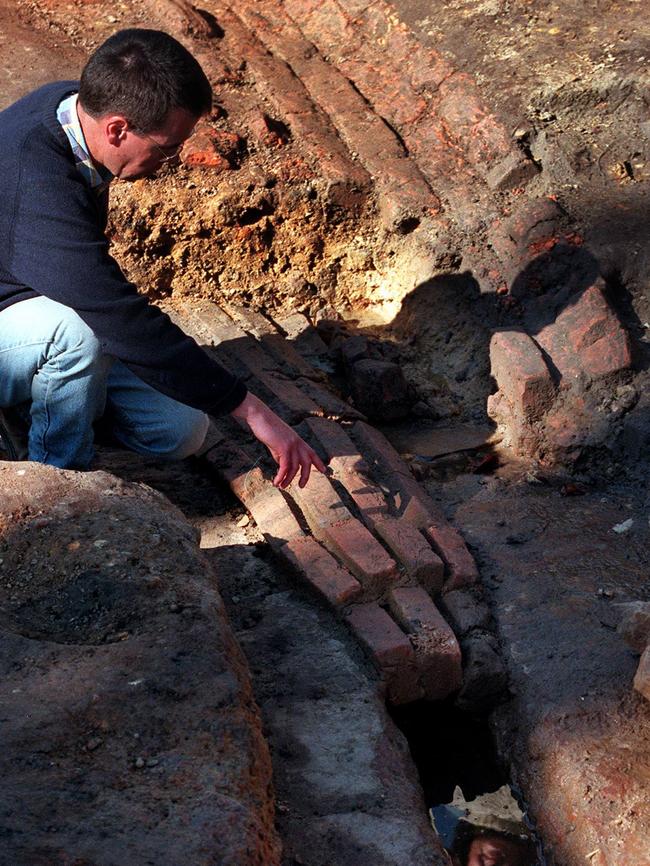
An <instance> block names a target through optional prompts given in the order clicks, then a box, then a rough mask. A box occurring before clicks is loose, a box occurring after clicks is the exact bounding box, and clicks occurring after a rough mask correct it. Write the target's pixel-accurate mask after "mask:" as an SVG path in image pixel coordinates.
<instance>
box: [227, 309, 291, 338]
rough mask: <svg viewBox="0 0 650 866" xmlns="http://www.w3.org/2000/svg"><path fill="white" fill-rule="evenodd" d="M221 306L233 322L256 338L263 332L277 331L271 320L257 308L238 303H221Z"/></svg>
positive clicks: (263, 333) (261, 335) (273, 332)
mask: <svg viewBox="0 0 650 866" xmlns="http://www.w3.org/2000/svg"><path fill="white" fill-rule="evenodd" d="M222 308H223V309H225V311H226V312H227V313H228V315H229V316H230V318H231V319H232V320H233V321H234V322H235V323H237V324H238V325H240V327H242V328H243V329H244V330H245V331H248V332H249V333H250V334H253V336H255V337H257V338H258V339H260V338H261V337H263V336H264V335H265V334H277V333H278V332H277V330H276V328H275V326H274V325H273V322H271V321H270V319H267V317H266V316H265V315H264V314H263V313H260V312H259V311H258V310H253V309H251V307H242V306H240V305H238V304H222Z"/></svg>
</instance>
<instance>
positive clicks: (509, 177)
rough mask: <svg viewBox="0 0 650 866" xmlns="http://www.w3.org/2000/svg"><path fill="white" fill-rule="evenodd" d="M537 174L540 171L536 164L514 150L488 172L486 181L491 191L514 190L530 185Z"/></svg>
mask: <svg viewBox="0 0 650 866" xmlns="http://www.w3.org/2000/svg"><path fill="white" fill-rule="evenodd" d="M536 174H539V169H538V168H537V166H536V165H535V163H534V162H533V161H532V160H531V159H528V158H527V157H526V156H524V154H523V153H519V152H518V151H517V150H514V149H513V150H512V151H511V152H510V153H508V154H506V156H503V157H501V158H500V159H499V160H497V162H496V163H495V164H494V165H493V166H492V167H491V168H490V169H489V170H488V172H487V175H486V180H487V184H488V186H489V187H490V189H495V190H502V189H514V188H515V187H520V186H523V185H524V184H526V183H528V181H529V180H531V179H532V178H533V177H535V175H536Z"/></svg>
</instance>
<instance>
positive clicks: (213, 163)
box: [180, 130, 232, 171]
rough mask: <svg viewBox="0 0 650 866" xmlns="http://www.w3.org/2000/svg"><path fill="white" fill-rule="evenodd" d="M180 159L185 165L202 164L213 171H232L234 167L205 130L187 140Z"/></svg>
mask: <svg viewBox="0 0 650 866" xmlns="http://www.w3.org/2000/svg"><path fill="white" fill-rule="evenodd" d="M180 159H181V162H183V163H185V165H200V166H202V167H203V168H211V169H212V170H213V171H230V169H231V168H232V166H231V164H230V162H229V161H228V159H227V157H225V156H223V155H222V154H221V153H220V152H219V148H218V146H217V143H216V142H215V140H214V139H213V138H212V136H211V135H209V134H208V133H207V132H206V131H205V130H201V131H199V132H195V133H194V135H193V136H192V137H191V138H189V139H188V140H187V141H186V142H185V144H184V145H183V149H182V150H181V153H180Z"/></svg>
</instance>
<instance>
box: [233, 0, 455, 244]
mask: <svg viewBox="0 0 650 866" xmlns="http://www.w3.org/2000/svg"><path fill="white" fill-rule="evenodd" d="M236 8H237V14H238V15H239V16H240V17H241V18H242V20H243V21H244V22H245V23H246V24H247V25H248V26H249V27H250V28H251V29H252V30H254V31H255V33H256V34H257V36H258V37H259V38H260V40H261V41H263V43H264V44H265V45H266V47H267V48H269V49H270V50H271V51H272V52H273V53H274V55H276V56H278V57H281V58H282V59H283V60H285V61H286V63H287V64H288V65H289V66H290V67H291V69H292V70H293V71H294V72H295V74H296V76H297V77H298V78H299V79H300V81H301V82H302V83H303V85H304V86H305V87H306V89H307V91H308V92H309V94H310V96H311V97H312V98H313V100H314V102H315V103H316V104H317V105H318V106H320V108H321V109H322V110H323V111H324V112H325V113H326V114H327V115H328V116H329V117H330V118H331V119H332V122H333V124H334V126H335V127H336V128H337V130H338V132H339V134H340V135H341V138H342V139H343V141H344V142H345V144H346V145H347V147H348V149H349V151H350V152H351V153H352V154H354V155H355V156H356V157H357V158H358V159H359V161H360V163H361V164H362V165H363V166H364V168H365V169H366V170H367V171H368V173H369V174H370V176H371V177H372V178H373V181H374V182H375V187H376V190H377V194H378V200H379V207H380V211H381V212H382V214H384V215H388V214H390V218H388V216H385V219H384V223H385V224H386V226H387V227H388V228H395V227H397V226H399V224H400V223H401V222H403V221H404V220H405V219H408V218H409V217H411V216H421V215H422V213H423V212H424V213H428V214H431V213H437V212H438V211H439V210H440V202H439V199H438V198H437V196H436V195H435V194H434V193H433V191H432V190H431V188H430V187H429V185H428V183H427V182H426V181H425V179H424V178H423V176H422V174H421V173H420V171H419V170H418V168H417V166H416V164H415V163H414V162H413V161H412V160H410V159H409V158H408V155H407V154H406V151H405V150H404V146H403V144H402V143H401V141H400V140H399V139H398V137H397V136H396V135H395V133H394V132H393V131H392V129H390V128H389V127H388V126H387V124H386V123H385V122H384V120H383V119H382V118H381V117H379V115H378V114H376V113H375V112H373V111H371V110H369V105H368V103H367V101H366V100H365V99H364V98H363V96H362V95H361V94H360V93H359V91H358V90H357V89H356V88H355V87H354V86H353V85H352V83H351V82H350V81H349V80H348V78H347V77H346V76H345V75H343V74H342V73H341V72H339V71H338V70H337V69H336V67H335V66H333V65H332V64H331V63H328V62H327V61H326V60H325V59H324V58H323V57H322V56H321V55H320V54H319V53H317V52H315V51H314V50H313V46H312V44H311V43H310V42H309V41H308V40H307V39H305V38H304V36H303V35H302V33H301V31H300V29H299V28H298V27H297V26H296V25H295V24H294V23H293V22H292V21H291V19H290V18H289V16H288V15H287V14H286V12H285V10H284V8H283V6H282V5H281V4H280V3H278V2H272V0H271V2H268V3H265V4H264V9H263V12H262V11H260V9H259V4H257V3H255V2H252V0H242V2H238V3H237V7H236Z"/></svg>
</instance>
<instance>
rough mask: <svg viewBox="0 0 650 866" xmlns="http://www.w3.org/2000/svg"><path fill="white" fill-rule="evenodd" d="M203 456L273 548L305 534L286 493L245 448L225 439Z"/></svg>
mask: <svg viewBox="0 0 650 866" xmlns="http://www.w3.org/2000/svg"><path fill="white" fill-rule="evenodd" d="M204 459H205V460H206V461H207V462H208V463H209V464H210V465H211V466H212V467H213V468H214V469H215V470H216V471H217V473H218V475H219V476H220V477H221V478H223V479H224V481H226V482H227V483H228V484H229V485H230V489H231V490H232V491H233V493H234V494H235V496H236V497H237V498H238V499H239V500H240V501H241V502H243V503H244V505H245V506H246V508H247V509H248V510H249V511H250V513H251V514H252V515H253V519H254V520H255V522H256V523H257V525H258V527H259V529H260V531H261V532H262V534H263V535H264V537H265V538H266V540H267V541H268V542H269V544H270V545H271V546H272V547H273V548H274V549H278V548H279V547H281V546H282V545H283V544H284V543H286V542H287V541H291V540H294V539H298V538H303V537H305V532H304V531H303V530H302V528H301V526H300V524H299V523H298V521H297V520H296V518H295V516H294V515H293V513H292V511H291V508H290V507H289V504H288V503H287V501H286V499H285V498H284V494H283V493H282V492H281V491H280V490H278V489H277V488H275V487H274V486H273V484H272V483H271V481H270V480H268V479H266V478H264V475H263V473H262V470H261V469H260V468H259V466H255V460H254V459H253V458H252V457H251V456H250V455H249V454H248V453H247V452H246V451H244V450H243V449H241V448H240V447H239V446H237V445H235V444H234V443H232V442H230V441H228V439H227V438H225V439H222V440H221V441H220V442H219V443H218V444H217V445H216V446H215V447H213V448H211V449H210V451H208V452H207V453H206V454H205V455H204Z"/></svg>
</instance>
